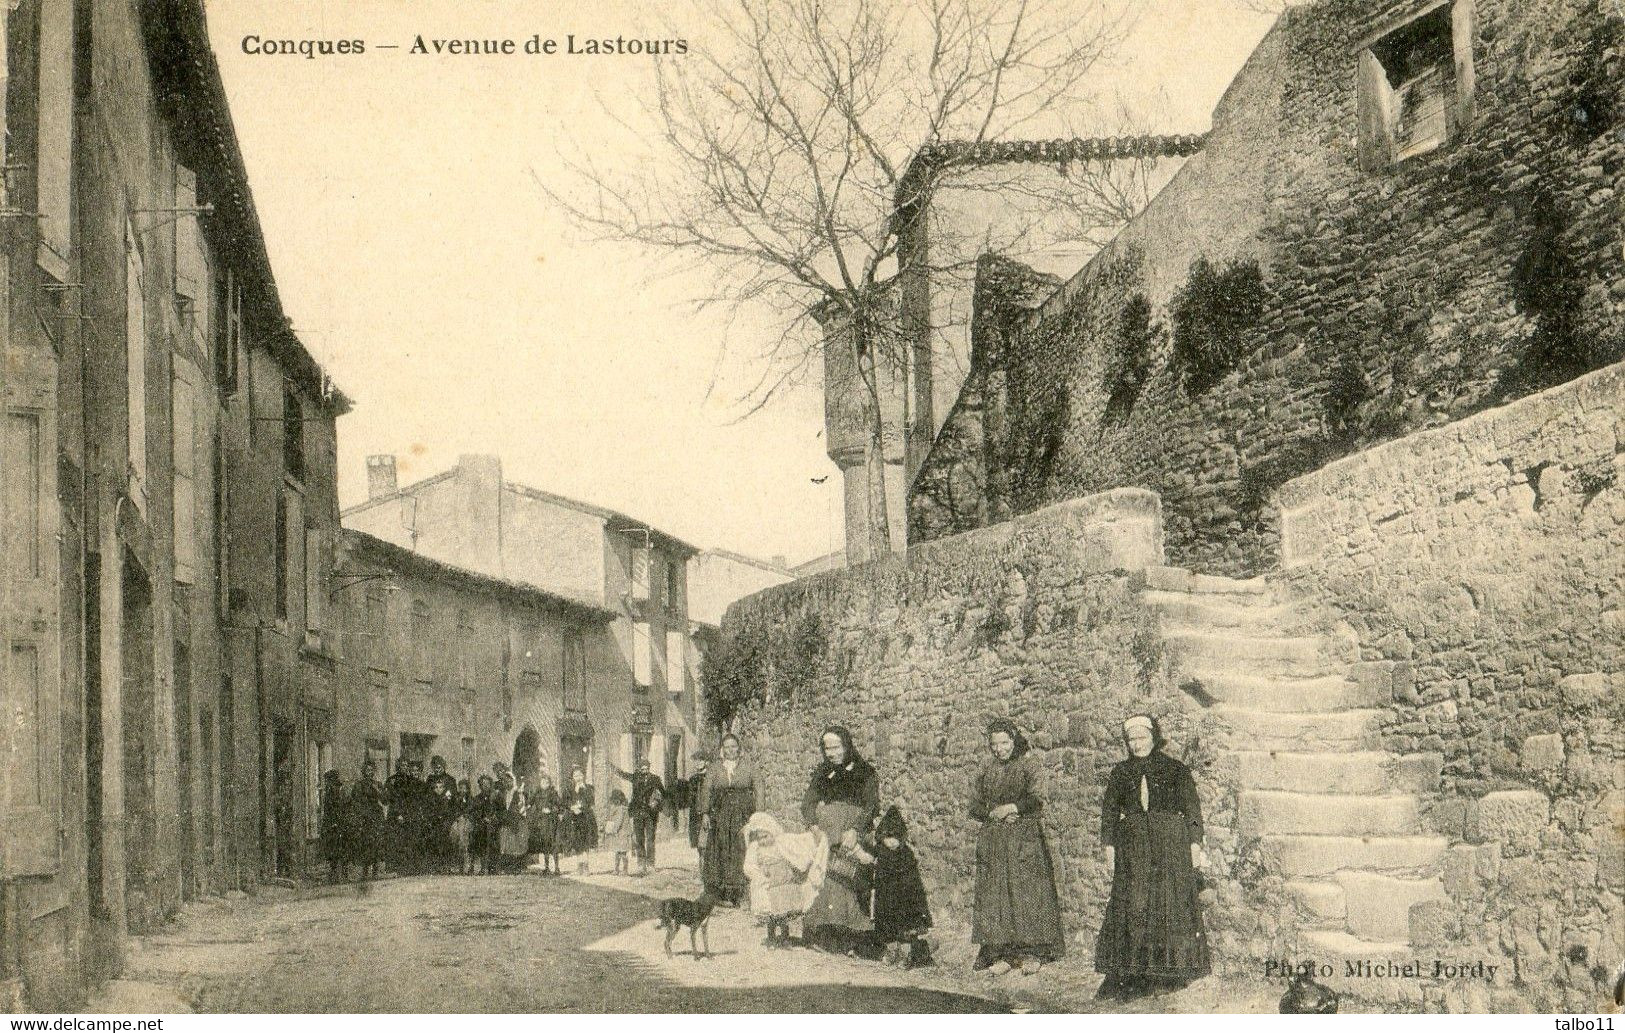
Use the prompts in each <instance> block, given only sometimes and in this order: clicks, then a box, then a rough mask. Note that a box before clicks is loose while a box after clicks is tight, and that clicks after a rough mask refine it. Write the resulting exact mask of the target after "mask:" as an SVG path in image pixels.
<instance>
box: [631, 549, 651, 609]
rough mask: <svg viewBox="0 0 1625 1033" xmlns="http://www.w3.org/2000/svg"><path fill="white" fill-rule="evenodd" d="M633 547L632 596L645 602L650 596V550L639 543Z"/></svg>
mask: <svg viewBox="0 0 1625 1033" xmlns="http://www.w3.org/2000/svg"><path fill="white" fill-rule="evenodd" d="M631 548H632V598H633V599H636V600H638V601H639V602H643V601H646V600H647V599H648V598H649V550H648V548H647V547H643V546H639V545H633V546H632V547H631Z"/></svg>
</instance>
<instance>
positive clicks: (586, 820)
mask: <svg viewBox="0 0 1625 1033" xmlns="http://www.w3.org/2000/svg"><path fill="white" fill-rule="evenodd" d="M558 835H559V844H558V845H559V853H561V854H584V853H586V852H587V851H589V850H596V849H597V848H598V813H597V812H596V811H594V810H591V809H583V810H582V812H581V813H580V814H576V813H574V812H573V811H565V812H564V816H563V817H562V818H560V819H559V832H558Z"/></svg>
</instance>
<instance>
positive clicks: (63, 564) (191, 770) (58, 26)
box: [0, 0, 348, 1010]
mask: <svg viewBox="0 0 1625 1033" xmlns="http://www.w3.org/2000/svg"><path fill="white" fill-rule="evenodd" d="M0 28H3V30H4V31H3V35H4V40H5V47H6V52H5V57H6V60H5V63H4V68H5V76H6V79H5V98H6V103H5V108H4V118H5V132H4V134H3V139H4V140H5V141H6V147H7V151H6V154H5V160H4V163H3V164H4V166H5V171H6V175H5V196H4V207H3V208H0V246H3V248H4V252H5V262H4V263H3V270H4V272H3V280H0V317H3V318H4V335H3V342H0V346H3V348H4V350H5V381H4V390H5V421H4V427H3V430H0V435H3V437H0V444H3V448H4V455H5V464H4V470H3V474H0V493H3V495H4V507H3V508H0V525H3V526H0V539H3V540H4V541H5V543H6V544H5V550H4V552H3V559H0V591H3V592H4V595H3V598H0V615H3V616H0V620H3V627H4V636H5V640H6V656H5V662H6V668H5V681H4V685H5V695H4V715H5V720H4V722H3V723H0V754H3V756H4V758H5V764H4V776H3V778H4V781H3V783H0V826H3V841H4V847H3V848H0V879H3V881H4V883H5V893H4V897H3V899H4V907H3V911H0V944H3V946H4V949H3V950H0V980H3V984H0V985H3V986H4V988H5V994H6V996H7V998H9V1000H8V1003H22V1002H18V1001H17V999H18V998H23V999H24V1002H25V1003H26V1004H27V1005H28V1006H29V1007H32V1008H36V1009H42V1010H43V1009H51V1008H62V1007H69V1006H71V1005H72V1003H73V1002H74V1001H76V1000H78V999H79V998H80V996H81V995H82V993H83V990H84V987H85V984H86V982H87V981H88V980H91V979H95V978H98V977H104V976H107V975H110V974H113V973H115V972H117V970H118V967H119V963H120V958H121V956H122V950H123V944H124V938H125V936H126V934H127V932H129V931H132V930H137V931H138V930H143V929H149V928H152V927H153V926H154V925H155V924H156V923H158V922H160V921H162V920H163V919H164V918H165V917H166V916H168V915H170V914H172V913H173V912H174V910H175V909H176V907H177V906H178V905H179V904H180V902H181V901H182V900H184V899H186V898H188V897H191V896H193V895H196V894H198V893H202V892H210V891H219V890H222V889H228V888H235V887H239V886H242V885H244V884H246V883H247V882H250V881H252V880H254V879H256V878H259V877H262V876H265V875H268V874H271V873H274V872H289V871H291V870H292V869H293V868H294V866H295V865H296V864H297V860H298V857H299V853H300V850H301V848H302V843H303V839H302V837H301V836H300V834H299V826H298V822H299V820H300V813H299V808H298V806H297V794H296V789H297V786H298V785H299V784H300V783H301V781H302V780H303V779H304V778H305V777H306V774H307V773H306V772H305V770H304V767H303V764H304V762H303V760H302V758H303V756H304V754H303V750H304V743H305V739H306V737H307V736H308V729H309V728H310V727H312V726H313V725H319V724H320V723H321V721H322V720H323V718H322V717H321V715H322V714H323V713H324V712H327V713H330V712H331V710H332V705H333V702H332V701H333V697H332V685H331V679H330V678H329V671H330V666H331V661H330V659H329V657H330V653H331V649H330V639H329V636H328V635H327V633H326V612H325V606H324V605H323V599H324V598H325V585H326V582H327V579H328V573H329V570H330V568H331V564H332V556H333V545H334V536H335V534H336V533H337V529H338V507H337V502H336V496H335V492H334V477H333V473H334V454H335V443H334V419H335V417H336V416H338V415H339V414H340V413H342V412H343V411H345V408H346V406H347V404H348V403H347V402H346V400H345V399H344V397H343V396H342V395H341V394H339V393H338V392H337V391H336V390H334V389H333V387H332V385H331V384H330V383H329V382H328V381H327V379H326V377H325V376H324V374H323V373H322V371H321V369H320V368H319V367H318V366H317V364H316V363H315V362H314V361H313V360H312V359H311V357H310V355H309V353H308V352H306V350H305V349H304V347H303V346H302V345H301V344H300V342H299V341H298V339H297V338H296V337H295V336H294V334H293V333H292V332H291V331H290V330H289V328H288V321H287V318H286V317H285V316H284V314H283V312H282V309H281V305H280V301H279V298H278V295H277V290H276V285H275V281H274V279H273V277H272V274H271V270H270V264H269V261H268V259H267V257H266V252H265V246H264V241H263V239H262V237H261V234H260V227H259V223H258V221H257V218H256V216H255V212H254V205H253V199H252V196H251V194H250V192H249V187H248V181H247V176H246V173H245V170H244V166H243V161H242V156H241V153H240V152H239V150H238V147H237V143H236V139H235V136H234V134H233V131H232V123H231V116H230V113H229V111H228V110H227V107H226V101H225V93H224V90H223V87H222V85H221V81H220V77H219V72H218V68H217V66H216V64H215V61H214V57H213V54H212V53H211V52H210V50H209V46H208V42H207V40H208V37H207V31H206V28H205V25H204V20H203V10H202V5H201V4H200V3H197V2H194V0H155V2H150V3H142V4H134V3H126V2H120V0H107V2H95V3H79V4H74V3H70V2H68V0H20V2H19V3H17V4H7V5H3V6H0Z"/></svg>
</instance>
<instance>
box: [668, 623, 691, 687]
mask: <svg viewBox="0 0 1625 1033" xmlns="http://www.w3.org/2000/svg"><path fill="white" fill-rule="evenodd" d="M685 645H686V642H685V636H684V635H683V633H682V632H680V631H668V632H666V691H667V692H673V693H676V692H682V691H683V689H684V688H685V687H686V684H685V679H684V677H683V676H684V675H685V674H686V673H687V672H688V658H687V655H686V650H685Z"/></svg>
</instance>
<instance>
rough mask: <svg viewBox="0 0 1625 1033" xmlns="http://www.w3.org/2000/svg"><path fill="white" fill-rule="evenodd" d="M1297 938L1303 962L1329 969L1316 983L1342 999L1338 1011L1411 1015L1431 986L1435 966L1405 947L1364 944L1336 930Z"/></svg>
mask: <svg viewBox="0 0 1625 1033" xmlns="http://www.w3.org/2000/svg"><path fill="white" fill-rule="evenodd" d="M1298 937H1299V941H1300V948H1299V959H1301V960H1303V961H1314V962H1317V963H1319V964H1321V965H1323V966H1326V967H1325V968H1322V969H1320V970H1318V971H1317V972H1316V974H1315V979H1316V980H1317V981H1319V982H1320V983H1322V984H1324V985H1325V986H1327V987H1329V988H1331V989H1332V990H1335V991H1336V992H1338V993H1339V994H1341V995H1343V1000H1342V1001H1340V1002H1339V1003H1338V1011H1340V1012H1357V1011H1362V1010H1365V1008H1367V1007H1375V1008H1377V1009H1379V1010H1385V1011H1387V1010H1394V1009H1396V1008H1398V1009H1400V1010H1405V1011H1411V1010H1414V1006H1415V1005H1416V1004H1417V1003H1419V1002H1420V1001H1421V1000H1422V989H1423V987H1425V986H1429V985H1431V984H1430V983H1429V982H1428V980H1427V978H1426V977H1427V976H1428V975H1429V974H1431V972H1432V970H1433V963H1432V962H1431V961H1429V960H1425V959H1421V958H1418V957H1417V956H1416V954H1415V952H1414V951H1412V950H1411V946H1410V944H1409V943H1407V942H1404V941H1400V940H1366V939H1362V938H1360V937H1358V936H1352V935H1350V934H1349V933H1346V932H1342V931H1339V930H1333V929H1305V930H1302V931H1300V932H1299V934H1298ZM1299 959H1295V960H1299ZM1406 966H1409V967H1408V968H1407V967H1406ZM1362 1004H1363V1005H1364V1007H1362Z"/></svg>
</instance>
